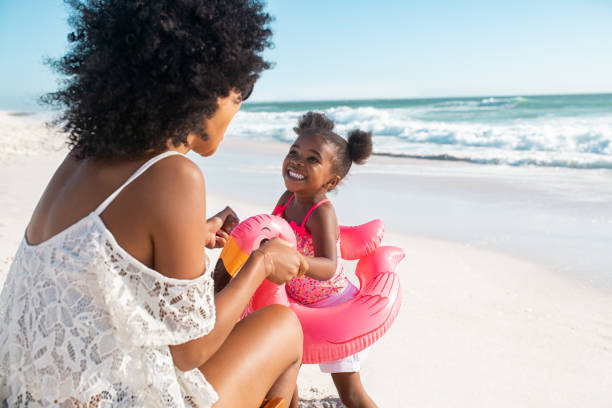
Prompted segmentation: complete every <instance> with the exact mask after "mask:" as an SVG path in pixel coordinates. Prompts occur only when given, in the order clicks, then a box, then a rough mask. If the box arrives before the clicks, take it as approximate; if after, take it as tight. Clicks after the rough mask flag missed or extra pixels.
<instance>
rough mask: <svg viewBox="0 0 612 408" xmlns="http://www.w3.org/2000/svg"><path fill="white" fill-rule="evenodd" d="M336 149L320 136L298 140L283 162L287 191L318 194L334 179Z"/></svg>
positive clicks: (308, 136)
mask: <svg viewBox="0 0 612 408" xmlns="http://www.w3.org/2000/svg"><path fill="white" fill-rule="evenodd" d="M333 156H334V148H333V146H332V145H330V144H329V143H326V141H325V139H324V138H323V137H322V136H321V135H318V134H309V135H303V136H300V137H298V138H297V140H296V141H295V143H294V144H293V145H292V146H291V148H290V149H289V153H287V156H286V157H285V160H284V161H283V179H284V180H285V187H287V190H289V191H292V192H294V193H297V192H300V193H308V194H316V193H318V192H319V191H320V190H321V188H323V187H324V186H325V184H326V183H327V182H328V181H329V179H330V178H331V177H332V174H331V173H332V163H333Z"/></svg>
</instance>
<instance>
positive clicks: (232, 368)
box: [200, 305, 302, 408]
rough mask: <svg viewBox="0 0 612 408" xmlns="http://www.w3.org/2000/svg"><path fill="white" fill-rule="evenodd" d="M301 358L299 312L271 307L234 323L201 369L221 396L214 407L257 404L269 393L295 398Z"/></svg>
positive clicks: (286, 399) (289, 399)
mask: <svg viewBox="0 0 612 408" xmlns="http://www.w3.org/2000/svg"><path fill="white" fill-rule="evenodd" d="M301 362H302V328H301V325H300V322H299V320H298V319H297V317H296V316H295V314H294V313H293V312H292V311H291V310H290V309H288V308H286V307H284V306H278V305H272V306H268V307H266V308H263V309H260V310H258V311H257V312H255V313H253V314H251V315H250V316H248V317H247V318H245V319H244V320H242V321H241V322H239V323H238V324H236V326H235V327H234V329H233V330H232V332H231V333H230V335H229V337H228V338H227V340H226V341H225V342H224V343H223V345H222V346H221V348H220V349H219V350H218V351H217V352H216V353H215V354H214V355H213V356H212V357H211V358H210V359H209V360H208V361H207V362H206V363H204V364H203V365H202V366H201V367H200V370H201V371H202V373H203V374H204V376H205V377H206V379H207V380H208V381H209V382H210V383H211V385H212V386H213V387H214V388H215V390H216V391H217V393H218V394H219V401H218V402H217V403H216V404H215V408H222V407H233V408H235V407H241V408H242V407H244V408H251V407H252V408H258V407H259V406H260V404H261V402H262V401H263V399H264V398H265V397H275V396H280V397H283V398H284V399H285V401H286V402H287V404H289V402H290V401H291V398H292V395H293V391H294V389H295V385H296V382H297V374H298V371H299V369H300V364H301Z"/></svg>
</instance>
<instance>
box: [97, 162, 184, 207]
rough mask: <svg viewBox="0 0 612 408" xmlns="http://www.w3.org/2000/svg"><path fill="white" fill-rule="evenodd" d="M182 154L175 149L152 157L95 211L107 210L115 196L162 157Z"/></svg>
mask: <svg viewBox="0 0 612 408" xmlns="http://www.w3.org/2000/svg"><path fill="white" fill-rule="evenodd" d="M177 154H180V155H181V156H184V155H183V154H182V153H179V152H175V151H174V150H168V151H167V152H164V153H161V154H158V155H157V156H155V157H152V158H151V159H149V160H147V162H146V163H145V164H143V165H142V166H140V167H139V168H138V170H136V171H135V172H134V173H133V174H132V175H131V176H130V177H129V178H128V179H127V180H126V181H125V183H123V184H122V185H121V186H120V187H119V188H118V189H116V190H115V191H114V192H113V193H112V194H111V195H109V196H108V197H107V198H106V200H104V201H102V204H100V205H99V206H98V208H96V209H95V211H94V212H95V213H96V214H97V215H100V214H102V212H103V211H104V210H106V207H108V206H109V205H110V203H112V202H113V200H114V199H115V198H117V196H118V195H119V193H120V192H121V191H122V190H123V189H124V188H125V187H126V186H127V185H128V184H130V183H131V182H132V181H134V180H135V179H136V178H138V176H140V175H141V174H142V173H144V172H145V171H147V170H148V169H149V167H151V166H152V165H154V164H155V163H157V162H158V161H160V160H161V159H165V158H166V157H169V156H174V155H177Z"/></svg>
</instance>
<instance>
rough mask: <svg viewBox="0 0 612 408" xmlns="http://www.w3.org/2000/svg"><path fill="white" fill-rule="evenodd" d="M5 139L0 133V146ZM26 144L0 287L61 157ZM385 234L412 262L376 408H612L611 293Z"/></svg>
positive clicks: (319, 398) (9, 167)
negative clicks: (36, 205)
mask: <svg viewBox="0 0 612 408" xmlns="http://www.w3.org/2000/svg"><path fill="white" fill-rule="evenodd" d="M17 129H22V128H20V127H19V125H18V126H17ZM34 130H35V129H34ZM34 133H36V132H34ZM21 134H23V133H21ZM7 138H10V136H7V134H6V132H3V130H2V129H0V145H2V144H3V143H5V142H7ZM32 140H35V138H32V139H30V141H32ZM55 142H56V141H55V140H54V139H53V143H51V145H53V146H57V145H56V144H55ZM7 143H8V142H7ZM28 143H30V142H28ZM27 146H29V147H28V153H29V155H28V156H24V155H22V154H21V152H20V150H19V149H23V147H21V148H11V149H8V150H10V152H9V153H6V154H5V153H3V152H6V151H8V150H6V149H5V151H2V150H0V189H1V190H2V191H3V194H2V201H1V204H0V205H1V207H0V209H1V210H2V211H1V212H0V285H1V284H2V282H3V281H4V277H5V274H6V273H7V271H8V267H9V264H10V261H11V259H12V256H13V254H14V253H15V251H16V249H17V246H18V245H19V242H20V241H21V238H22V236H23V231H24V228H25V226H26V225H27V222H28V219H29V217H30V215H31V212H32V210H33V208H34V205H35V204H36V202H37V200H38V197H39V196H40V194H41V193H42V190H43V188H44V186H45V184H46V182H47V181H48V179H49V178H50V177H51V175H52V173H53V171H54V169H55V168H56V167H57V165H58V164H59V163H60V161H61V160H62V158H63V152H54V149H55V147H54V148H53V149H50V148H49V147H48V145H46V144H44V143H42V144H36V143H30V144H28V145H27ZM222 149H223V146H222ZM15 151H17V153H15ZM3 154H4V156H2V155H3ZM8 156H10V160H9V159H7V157H8ZM233 176H234V177H235V176H236V174H232V173H231V172H228V173H227V175H226V180H227V182H228V183H231V182H232V177H233ZM253 177H255V176H253ZM210 181H211V180H210V179H209V180H208V181H207V182H208V184H209V186H210ZM476 188H478V186H476ZM209 190H210V187H209ZM266 194H269V195H270V197H271V198H270V199H269V200H266V201H267V202H273V201H274V200H275V198H276V197H275V192H271V191H267V192H266ZM228 200H229V199H228V198H227V197H224V196H223V195H222V194H219V193H215V191H211V192H209V201H208V208H209V212H211V213H212V212H214V211H215V210H218V209H220V208H221V207H222V206H223V205H225V204H228V203H229V204H231V205H232V206H233V207H234V208H235V209H236V210H237V211H238V213H239V215H241V216H243V217H245V216H248V215H252V214H255V213H258V212H268V211H269V208H266V207H265V206H263V205H261V204H260V203H261V201H259V202H254V201H251V202H247V200H246V199H245V200H235V199H232V200H229V201H228ZM364 221H365V220H364ZM388 230H389V231H390V232H388V234H387V236H386V238H385V243H386V244H390V245H397V246H401V247H403V248H405V250H406V254H407V257H406V259H405V260H404V261H403V262H402V263H401V265H400V267H399V270H398V273H399V274H400V276H401V279H402V285H403V296H404V302H403V305H402V310H401V312H400V314H399V317H398V319H397V321H396V322H395V324H394V326H393V327H392V328H391V330H390V331H389V332H388V333H387V334H386V335H385V336H384V337H383V338H382V339H381V340H380V341H379V342H378V343H377V344H376V346H375V347H374V348H373V349H372V351H371V353H370V356H369V359H368V361H367V363H366V365H365V367H364V369H363V371H362V378H363V381H364V383H365V386H366V389H367V390H368V391H369V392H370V394H371V395H372V397H373V398H374V399H375V400H376V401H377V402H378V404H379V405H380V406H381V407H385V408H399V407H402V408H404V407H513V408H514V407H610V406H612V386H611V385H612V313H611V311H612V296H610V293H609V291H604V290H603V289H601V290H600V289H597V288H596V287H594V286H593V285H587V284H585V283H584V282H582V281H579V280H577V279H573V278H571V277H570V276H568V275H562V274H559V273H557V272H556V271H553V270H552V269H550V268H547V267H544V266H541V265H537V264H535V263H533V262H531V261H527V260H523V259H519V258H517V257H511V256H508V255H504V254H501V253H498V252H493V251H489V250H485V249H481V248H476V247H473V246H470V245H467V244H466V243H463V242H452V241H444V240H437V239H428V238H422V237H418V236H412V235H408V234H407V233H406V232H407V231H400V230H394V228H392V226H391V227H389V228H388ZM300 392H301V396H302V398H303V402H302V406H303V407H335V406H341V405H339V403H338V400H337V398H336V393H335V390H334V387H333V383H332V382H331V379H330V377H329V376H328V375H325V374H322V373H320V372H319V370H318V368H317V367H316V366H305V367H303V369H302V371H301V374H300Z"/></svg>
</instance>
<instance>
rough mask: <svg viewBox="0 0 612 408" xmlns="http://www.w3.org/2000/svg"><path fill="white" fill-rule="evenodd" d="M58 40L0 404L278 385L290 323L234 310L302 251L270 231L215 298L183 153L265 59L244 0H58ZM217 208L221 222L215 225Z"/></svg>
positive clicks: (289, 267)
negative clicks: (45, 167)
mask: <svg viewBox="0 0 612 408" xmlns="http://www.w3.org/2000/svg"><path fill="white" fill-rule="evenodd" d="M69 4H70V5H71V6H72V8H73V10H74V12H73V15H72V18H71V23H72V24H73V26H74V32H73V33H72V34H70V35H69V40H70V42H71V48H70V49H69V51H68V53H67V54H66V55H65V56H64V57H63V58H61V59H60V60H58V61H56V62H54V63H53V66H54V67H55V68H56V69H57V70H58V71H59V72H60V73H62V74H64V75H66V81H65V86H64V87H63V88H62V89H60V90H59V91H57V92H55V93H53V94H50V95H47V97H46V101H47V102H52V103H55V104H57V105H59V106H60V107H61V108H62V109H63V114H62V116H61V117H60V119H59V121H60V123H61V124H62V125H63V128H64V130H65V131H67V132H68V134H69V144H70V146H71V151H70V153H69V154H68V156H67V157H66V159H65V160H64V161H63V163H62V164H61V165H60V167H59V168H58V170H57V171H56V173H55V174H54V175H53V177H52V179H51V180H50V182H49V184H48V186H47V188H46V189H45V191H44V193H43V195H42V197H41V199H40V201H39V203H38V205H37V206H36V209H35V210H34V213H33V215H32V218H31V220H30V223H29V225H28V227H27V229H26V233H25V237H24V240H23V242H22V245H21V246H20V248H19V250H18V253H17V254H16V256H15V260H14V262H13V265H12V266H11V270H10V272H9V275H8V277H7V281H6V283H5V287H4V289H3V292H2V295H1V297H0V322H1V326H0V327H1V329H0V330H1V331H0V405H2V406H21V405H29V406H96V407H97V406H107V405H108V404H110V405H113V406H147V407H148V406H167V407H175V406H199V407H209V406H213V404H214V407H216V408H217V407H258V406H259V405H260V404H261V402H262V400H264V399H265V398H270V397H272V396H280V397H283V398H284V399H285V400H290V399H291V395H292V392H293V390H294V387H295V383H296V377H297V372H298V369H299V364H300V362H301V348H302V334H301V328H300V324H299V322H298V321H297V318H296V317H295V316H294V315H293V313H292V312H291V311H289V310H288V309H285V308H282V307H280V306H279V307H271V308H268V309H265V310H263V311H262V312H261V313H258V314H255V315H253V316H251V317H249V318H247V319H244V320H243V321H241V322H240V323H236V322H237V321H238V320H239V317H240V315H241V313H242V311H243V309H244V307H245V305H246V304H247V302H248V300H249V298H250V297H251V295H252V294H253V293H254V291H255V289H256V288H257V287H258V286H259V284H260V283H261V282H262V280H263V279H265V278H268V279H270V280H272V281H274V282H277V283H282V282H285V281H287V280H289V279H291V278H293V277H294V276H296V275H297V274H298V273H303V272H304V270H305V268H306V266H305V262H304V259H303V258H302V256H301V255H299V254H298V253H297V251H295V250H294V249H292V248H290V247H289V245H288V244H285V243H283V242H282V241H280V240H278V239H274V240H271V241H269V242H268V243H266V244H264V245H263V246H262V247H261V248H260V249H259V250H257V251H256V252H255V253H254V254H253V255H252V256H251V257H250V259H249V261H248V262H247V264H246V265H245V266H244V268H243V270H242V271H241V273H240V274H239V275H238V276H237V278H236V279H234V280H233V281H232V282H231V283H230V284H229V285H228V286H227V287H226V289H224V290H223V291H222V292H220V293H219V294H218V295H217V296H216V297H213V295H212V280H211V277H210V270H209V268H208V265H207V260H206V259H207V258H206V255H205V253H204V247H205V246H206V247H208V248H213V247H220V246H222V245H223V243H224V242H225V239H226V238H227V232H226V231H224V230H223V229H221V227H222V226H223V224H224V223H226V221H228V222H229V221H230V220H231V219H232V218H233V217H234V215H233V212H232V211H231V209H229V208H226V209H225V210H223V211H221V212H220V213H219V214H217V215H215V216H213V217H212V218H210V219H209V220H205V210H206V193H205V185H204V178H203V176H202V173H201V172H200V170H199V168H198V167H197V166H196V165H195V164H194V163H193V162H191V161H190V160H189V159H187V158H186V157H185V156H184V154H185V153H187V152H188V151H190V150H193V151H194V152H196V153H198V154H201V155H203V156H210V155H212V154H214V152H215V151H216V149H217V147H218V146H219V143H220V142H221V140H222V139H223V135H224V133H225V130H226V128H227V126H228V124H229V122H230V121H231V119H232V118H233V116H234V115H235V114H236V112H237V111H238V110H239V108H240V106H241V103H242V101H243V100H244V99H246V97H248V93H250V90H251V89H252V86H253V84H254V83H255V81H256V80H257V78H258V75H259V73H260V72H261V71H263V70H264V69H266V68H268V67H269V65H268V63H266V62H265V61H264V60H263V59H262V57H261V56H260V53H261V52H262V51H263V50H264V48H265V47H266V46H268V45H269V40H268V38H269V37H270V35H271V32H270V30H269V29H268V28H267V24H268V23H269V21H270V17H269V16H268V15H267V14H266V13H264V12H263V11H262V6H261V5H260V4H259V3H258V2H257V1H250V0H232V1H224V2H207V1H204V0H183V1H161V0H159V1H146V2H143V1H137V0H121V1H119V0H88V1H78V0H72V1H69ZM226 224H227V223H226Z"/></svg>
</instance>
